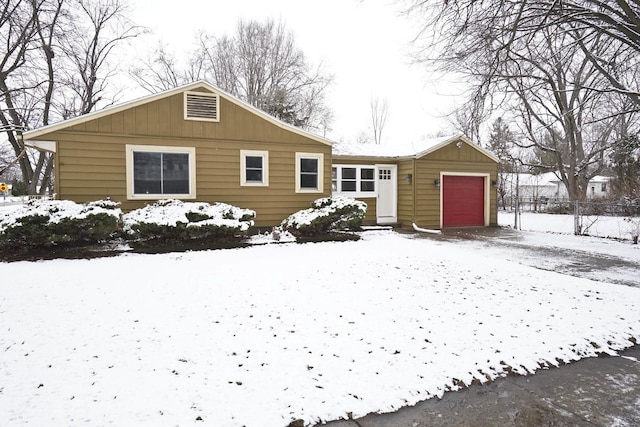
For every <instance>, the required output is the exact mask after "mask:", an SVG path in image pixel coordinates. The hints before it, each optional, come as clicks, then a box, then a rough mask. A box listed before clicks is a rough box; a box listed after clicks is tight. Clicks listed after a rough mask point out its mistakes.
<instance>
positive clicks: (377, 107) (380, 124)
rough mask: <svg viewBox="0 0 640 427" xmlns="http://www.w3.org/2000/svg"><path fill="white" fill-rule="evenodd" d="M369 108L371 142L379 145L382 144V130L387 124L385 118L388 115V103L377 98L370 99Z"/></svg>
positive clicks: (384, 99)
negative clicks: (371, 132)
mask: <svg viewBox="0 0 640 427" xmlns="http://www.w3.org/2000/svg"><path fill="white" fill-rule="evenodd" d="M370 107H371V128H372V130H373V142H374V143H376V144H380V143H382V131H383V130H384V126H385V125H386V123H387V116H388V115H389V102H388V101H387V99H386V98H383V99H380V98H379V97H377V96H376V97H372V98H371V102H370Z"/></svg>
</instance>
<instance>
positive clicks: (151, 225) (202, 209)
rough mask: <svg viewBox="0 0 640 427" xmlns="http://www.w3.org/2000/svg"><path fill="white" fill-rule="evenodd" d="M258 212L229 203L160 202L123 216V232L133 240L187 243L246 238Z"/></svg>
mask: <svg viewBox="0 0 640 427" xmlns="http://www.w3.org/2000/svg"><path fill="white" fill-rule="evenodd" d="M255 216H256V213H255V212H254V211H252V210H249V209H241V208H238V207H236V206H232V205H228V204H226V203H214V204H209V203H203V202H183V201H180V200H160V201H158V202H155V203H153V204H151V205H147V206H145V207H144V208H141V209H136V210H134V211H131V212H129V213H126V214H125V215H123V224H124V226H123V230H124V232H125V233H126V234H127V235H128V236H129V237H130V238H132V239H137V240H138V241H147V242H154V241H155V242H161V243H162V244H167V243H184V242H188V241H193V240H208V241H210V240H215V241H216V242H220V241H229V240H234V239H236V238H244V236H245V235H246V231H247V230H248V229H249V227H251V226H252V225H253V219H254V218H255Z"/></svg>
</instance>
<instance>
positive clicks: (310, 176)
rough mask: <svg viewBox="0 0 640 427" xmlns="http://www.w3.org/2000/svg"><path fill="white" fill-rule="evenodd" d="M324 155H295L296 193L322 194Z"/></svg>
mask: <svg viewBox="0 0 640 427" xmlns="http://www.w3.org/2000/svg"><path fill="white" fill-rule="evenodd" d="M323 165H324V154H322V153H296V192H298V193H322V190H323V179H324V176H323V167H324V166H323Z"/></svg>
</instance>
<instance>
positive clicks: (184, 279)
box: [0, 231, 640, 426]
mask: <svg viewBox="0 0 640 427" xmlns="http://www.w3.org/2000/svg"><path fill="white" fill-rule="evenodd" d="M364 236H365V237H364V239H363V240H361V241H359V242H342V243H318V244H305V245H268V246H259V247H253V248H244V249H234V250H221V251H206V252H193V253H182V254H164V255H132V254H129V255H124V256H120V257H116V258H108V259H95V260H57V261H44V262H37V263H26V262H19V263H12V264H0V275H1V277H3V278H10V279H9V280H3V281H2V282H1V284H0V330H1V331H2V332H1V334H0V424H1V425H24V424H35V425H53V426H58V425H59V426H63V425H75V424H80V423H89V424H91V425H106V424H116V425H126V424H129V425H130V424H135V425H154V426H156V425H202V424H203V423H202V421H204V423H205V424H207V425H216V426H240V425H247V426H286V425H287V424H288V423H289V422H290V421H292V420H294V419H303V420H305V422H306V423H308V424H311V423H315V422H319V421H326V420H332V419H338V418H340V417H346V414H347V413H348V412H352V413H353V416H354V417H358V416H362V415H365V414H367V413H369V412H386V411H393V410H395V409H397V408H399V407H401V406H404V405H408V404H415V403H416V402H418V401H421V400H424V399H426V398H429V397H432V396H440V395H442V393H444V392H445V390H448V389H455V388H456V387H458V386H460V385H462V384H470V383H471V382H472V381H474V380H477V381H481V382H483V381H487V380H489V379H493V378H496V377H498V376H502V375H505V373H506V372H507V371H509V370H510V369H512V370H514V371H515V372H518V373H526V372H533V371H535V370H537V369H540V367H541V366H546V365H549V364H552V365H553V364H557V363H558V361H559V360H562V361H571V360H577V359H579V358H581V357H589V356H595V355H597V354H598V353H599V352H607V353H613V352H615V351H617V350H621V349H623V348H627V347H629V346H631V345H632V342H631V341H629V339H630V338H631V337H640V310H637V305H638V304H637V303H638V301H640V289H636V288H630V287H623V286H618V285H611V284H606V283H598V282H593V281H589V280H585V279H579V278H574V277H567V276H563V275H559V274H556V273H553V272H547V271H540V270H536V269H533V268H530V267H526V266H522V265H518V264H515V263H512V262H508V261H504V260H497V259H491V258H488V257H485V256H483V255H482V253H480V252H478V251H474V250H472V249H467V248H465V247H463V246H461V245H456V244H455V243H451V242H444V241H433V240H428V239H411V238H407V237H403V236H400V235H398V234H395V233H393V232H389V231H378V232H367V233H365V235H364Z"/></svg>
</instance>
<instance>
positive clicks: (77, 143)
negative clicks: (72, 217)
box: [55, 113, 331, 226]
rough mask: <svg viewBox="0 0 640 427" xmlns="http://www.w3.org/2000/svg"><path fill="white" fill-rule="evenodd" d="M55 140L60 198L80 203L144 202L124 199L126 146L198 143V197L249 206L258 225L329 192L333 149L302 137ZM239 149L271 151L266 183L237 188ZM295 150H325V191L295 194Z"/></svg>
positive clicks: (60, 136)
mask: <svg viewBox="0 0 640 427" xmlns="http://www.w3.org/2000/svg"><path fill="white" fill-rule="evenodd" d="M145 115H146V113H143V114H141V115H138V117H144V116H145ZM55 138H56V140H58V141H59V149H58V157H59V158H60V159H61V161H60V164H59V166H58V171H57V172H58V173H59V176H58V180H57V182H58V184H59V189H60V190H59V197H60V198H63V199H72V200H76V201H78V202H85V201H90V200H97V199H102V198H106V197H110V198H111V199H112V200H118V201H121V202H122V208H123V209H125V210H128V209H134V208H137V207H141V206H143V205H144V204H146V203H148V202H145V201H127V200H126V181H125V175H126V168H125V145H126V144H140V145H158V146H193V147H196V171H197V177H196V181H197V188H196V195H197V200H200V201H205V202H210V203H213V202H225V203H230V204H233V205H236V206H240V207H243V208H249V209H253V210H255V211H256V212H257V218H256V225H257V226H272V225H277V224H279V223H280V222H281V221H282V220H283V219H284V218H285V217H286V216H288V215H289V214H291V213H293V212H295V211H298V210H300V209H306V208H308V207H309V206H310V204H311V202H312V201H313V200H315V199H317V198H319V197H324V196H327V195H329V194H330V190H331V169H330V161H331V153H330V150H331V147H329V146H327V145H325V144H321V143H318V142H315V141H313V140H310V139H306V138H302V137H299V138H298V141H297V143H295V144H291V143H251V142H249V143H241V142H236V141H212V140H204V139H190V140H188V141H184V140H180V139H175V138H150V137H135V136H110V135H109V134H95V135H91V136H90V137H87V135H85V134H82V133H78V132H73V133H65V132H59V133H57V134H56V135H55ZM87 139H90V140H92V142H87ZM291 139H292V140H294V139H295V138H291ZM240 149H258V150H268V151H269V186H268V187H242V186H240ZM296 151H304V152H317V153H323V154H324V156H325V165H324V183H323V184H324V192H323V193H308V194H296V193H295V163H294V162H295V152H296Z"/></svg>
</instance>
